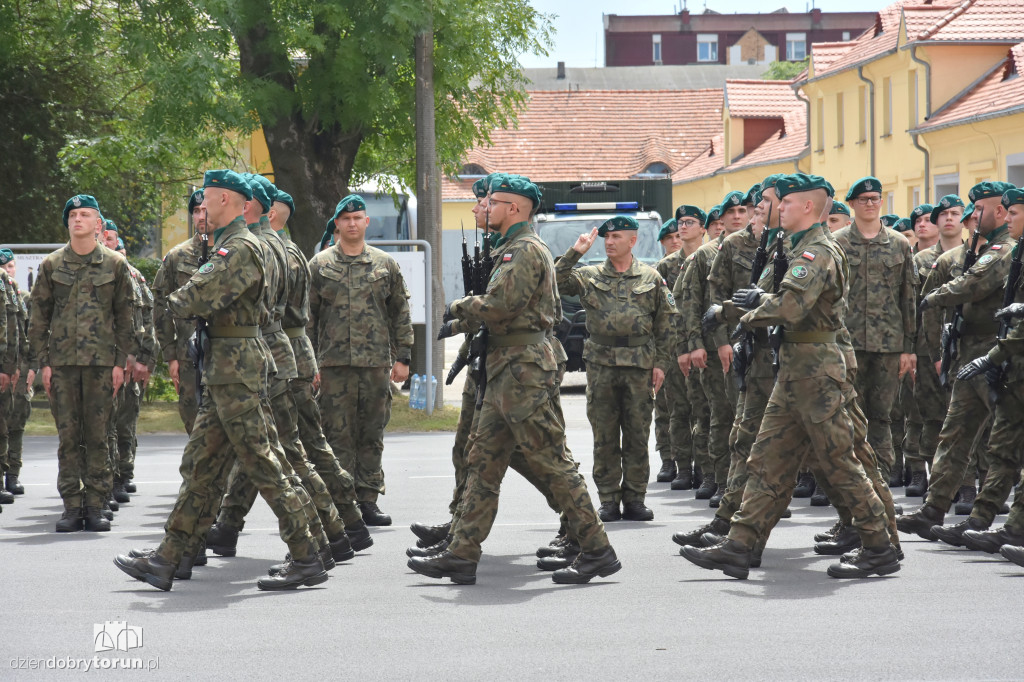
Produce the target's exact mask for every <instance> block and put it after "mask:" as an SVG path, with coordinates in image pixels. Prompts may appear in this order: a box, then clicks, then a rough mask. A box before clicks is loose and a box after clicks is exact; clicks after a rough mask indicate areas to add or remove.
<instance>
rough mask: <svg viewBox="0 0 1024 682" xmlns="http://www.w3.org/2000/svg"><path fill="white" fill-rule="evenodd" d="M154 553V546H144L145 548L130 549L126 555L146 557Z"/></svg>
mask: <svg viewBox="0 0 1024 682" xmlns="http://www.w3.org/2000/svg"><path fill="white" fill-rule="evenodd" d="M154 554H156V547H146V548H145V549H130V550H128V554H127V556H128V557H129V558H130V559H148V558H149V557H151V556H153V555H154Z"/></svg>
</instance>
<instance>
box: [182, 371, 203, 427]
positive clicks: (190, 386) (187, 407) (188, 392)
mask: <svg viewBox="0 0 1024 682" xmlns="http://www.w3.org/2000/svg"><path fill="white" fill-rule="evenodd" d="M198 411H199V405H198V404H197V403H196V368H195V365H193V364H192V361H191V360H185V361H184V362H179V363H178V415H179V416H180V417H181V421H182V423H183V424H184V425H185V433H192V427H193V425H194V424H195V423H196V413H197V412H198Z"/></svg>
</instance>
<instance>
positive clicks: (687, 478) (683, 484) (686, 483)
mask: <svg viewBox="0 0 1024 682" xmlns="http://www.w3.org/2000/svg"><path fill="white" fill-rule="evenodd" d="M669 487H670V488H672V490H689V489H690V488H692V487H693V472H692V471H691V470H690V467H683V468H682V469H680V470H679V471H678V473H676V477H675V478H673V479H672V485H670V486H669Z"/></svg>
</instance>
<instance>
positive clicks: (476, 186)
mask: <svg viewBox="0 0 1024 682" xmlns="http://www.w3.org/2000/svg"><path fill="white" fill-rule="evenodd" d="M498 175H501V173H489V174H488V175H486V176H485V177H482V178H480V179H479V180H477V181H476V182H474V183H473V196H475V197H476V198H477V199H483V198H484V197H485V196H487V192H488V191H489V190H490V187H491V180H493V179H494V178H495V176H498Z"/></svg>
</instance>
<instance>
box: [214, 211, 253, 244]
mask: <svg viewBox="0 0 1024 682" xmlns="http://www.w3.org/2000/svg"><path fill="white" fill-rule="evenodd" d="M244 229H247V226H246V224H245V218H243V217H242V216H238V217H237V218H235V219H234V220H232V221H231V222H230V223H228V224H227V225H225V226H224V227H218V228H217V229H216V230H214V231H213V243H212V244H210V248H213V247H214V246H216V245H217V244H218V243H219V242H220V239H221V237H222V236H223V235H224V233H225V232H227V231H228V230H231V231H232V232H234V231H236V230H244Z"/></svg>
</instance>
